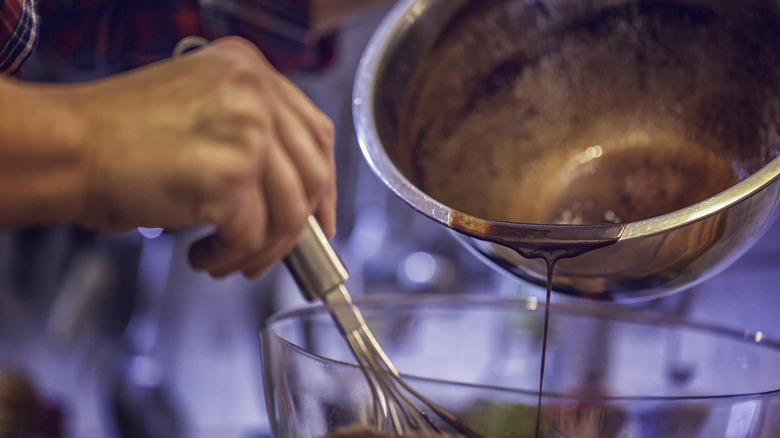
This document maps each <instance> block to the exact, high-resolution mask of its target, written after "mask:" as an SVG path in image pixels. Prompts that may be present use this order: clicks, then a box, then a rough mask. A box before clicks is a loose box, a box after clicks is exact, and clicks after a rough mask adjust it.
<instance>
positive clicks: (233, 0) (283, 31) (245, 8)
mask: <svg viewBox="0 0 780 438" xmlns="http://www.w3.org/2000/svg"><path fill="white" fill-rule="evenodd" d="M0 1H1V0H0ZM16 1H18V0H16ZM38 10H39V12H40V16H41V36H40V41H39V51H40V52H41V53H42V54H44V55H45V56H46V59H47V60H48V61H49V62H51V61H52V60H54V61H55V62H56V63H58V64H62V65H66V64H67V65H69V66H71V67H73V68H76V69H77V70H84V71H91V70H96V71H100V72H103V73H115V72H119V71H123V70H127V69H130V68H135V67H138V66H141V65H145V64H148V63H150V62H153V61H156V60H159V59H163V58H166V57H169V56H170V55H171V51H172V50H173V47H174V46H175V45H176V43H177V42H178V41H179V40H180V39H182V38H183V37H185V36H188V35H202V36H205V37H206V38H209V39H214V38H216V37H219V36H225V35H239V36H242V37H244V38H247V39H249V40H251V41H252V42H254V43H255V44H257V45H258V46H259V47H260V49H261V50H262V51H263V52H264V53H265V54H266V56H267V57H268V58H269V60H270V61H271V63H272V64H274V65H275V66H276V67H277V68H278V69H280V70H282V71H289V70H294V69H295V70H299V69H318V68H323V67H325V66H326V65H327V64H328V62H329V61H330V59H331V56H332V52H333V46H334V38H333V37H327V38H324V39H318V40H315V41H309V40H307V39H306V34H307V32H306V26H307V24H308V20H309V18H308V17H309V9H308V1H307V0H240V1H237V0H38Z"/></svg>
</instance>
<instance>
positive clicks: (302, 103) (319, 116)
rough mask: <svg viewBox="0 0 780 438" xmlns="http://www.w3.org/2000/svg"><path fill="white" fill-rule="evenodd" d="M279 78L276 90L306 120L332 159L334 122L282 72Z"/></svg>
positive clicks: (322, 147)
mask: <svg viewBox="0 0 780 438" xmlns="http://www.w3.org/2000/svg"><path fill="white" fill-rule="evenodd" d="M277 79H278V87H276V88H275V90H277V92H278V93H280V95H281V97H280V98H281V99H283V100H284V101H287V102H289V103H290V107H291V109H292V110H293V111H294V112H295V114H296V115H297V116H298V117H300V118H301V120H303V121H304V124H305V125H306V127H307V128H308V129H309V130H310V131H311V134H312V135H313V136H314V138H316V140H317V145H318V146H319V148H320V150H321V151H322V152H323V153H324V154H325V156H326V157H327V159H328V160H332V159H333V139H334V132H335V129H334V127H333V122H332V121H331V120H330V118H329V117H328V116H326V115H325V114H324V113H323V112H322V111H321V110H320V109H319V108H317V106H316V105H315V104H314V103H313V102H312V101H311V99H309V97H308V96H306V94H305V93H304V92H303V91H301V89H300V88H298V87H296V86H295V84H294V83H292V81H290V80H289V79H287V78H286V77H284V76H282V75H281V74H279V75H277Z"/></svg>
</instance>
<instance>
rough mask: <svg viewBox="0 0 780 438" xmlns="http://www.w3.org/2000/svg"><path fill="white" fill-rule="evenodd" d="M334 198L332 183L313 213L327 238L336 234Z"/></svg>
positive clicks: (335, 193)
mask: <svg viewBox="0 0 780 438" xmlns="http://www.w3.org/2000/svg"><path fill="white" fill-rule="evenodd" d="M336 199H337V192H336V186H335V185H333V186H331V188H330V190H327V191H326V192H325V195H324V196H323V198H322V202H320V204H319V205H318V208H317V213H316V215H315V216H316V217H317V221H319V223H320V226H321V227H322V230H323V232H324V233H325V235H326V236H327V237H328V238H332V237H333V236H334V235H335V234H336V211H337V210H336Z"/></svg>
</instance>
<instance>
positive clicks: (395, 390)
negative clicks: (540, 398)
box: [152, 36, 483, 438]
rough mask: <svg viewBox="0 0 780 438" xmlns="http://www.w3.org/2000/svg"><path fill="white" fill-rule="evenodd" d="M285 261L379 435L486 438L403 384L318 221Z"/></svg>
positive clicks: (189, 46)
mask: <svg viewBox="0 0 780 438" xmlns="http://www.w3.org/2000/svg"><path fill="white" fill-rule="evenodd" d="M206 44H208V40H206V39H204V38H201V37H197V36H195V37H186V38H184V39H182V40H181V41H179V43H178V44H177V45H176V47H175V48H174V50H173V56H174V57H179V56H182V55H184V54H185V53H187V52H189V51H190V50H196V49H198V48H200V47H203V46H205V45H206ZM152 231H155V230H152ZM284 262H285V264H286V265H287V268H288V269H289V270H290V273H291V274H292V276H293V278H294V279H295V281H296V283H297V284H298V287H299V288H300V289H301V293H302V294H303V296H304V297H305V298H306V299H307V300H309V301H316V300H322V301H323V303H324V304H325V307H326V308H327V309H328V311H329V312H330V314H331V316H332V317H333V320H334V321H335V322H336V325H337V326H338V328H339V330H340V331H341V333H342V334H343V335H344V337H345V339H346V340H347V343H348V344H349V348H350V350H351V351H352V353H353V354H354V355H355V359H357V362H358V365H359V366H360V369H361V370H362V371H363V374H364V375H365V377H366V381H367V382H368V385H369V387H370V388H371V393H372V396H373V399H374V413H375V422H376V424H375V425H374V426H375V427H376V428H377V429H378V430H379V431H381V432H385V431H386V432H389V433H391V434H392V435H397V436H405V435H410V434H414V435H416V436H422V437H426V436H428V437H436V436H443V435H445V432H444V431H443V430H442V429H441V427H439V425H438V424H437V423H436V422H435V421H434V418H433V416H434V415H435V416H438V417H439V418H440V419H441V420H443V421H444V422H445V423H447V424H449V425H450V427H451V428H452V429H453V430H454V431H455V432H457V433H459V434H460V435H462V436H464V437H466V438H483V437H482V435H480V434H478V433H477V432H475V431H474V430H472V429H471V428H470V427H469V426H468V425H466V424H465V423H463V422H462V421H461V420H460V419H458V418H457V417H456V416H455V415H453V414H452V413H450V412H448V411H447V410H445V409H444V408H442V407H441V406H439V405H437V404H436V403H434V402H432V401H431V400H429V399H427V398H425V397H423V396H422V395H421V394H419V393H418V392H417V391H415V390H414V389H412V387H410V386H409V385H408V384H407V383H406V382H404V380H403V379H402V378H401V375H400V374H399V373H398V371H397V370H396V369H395V367H394V366H393V364H392V363H391V362H390V360H389V359H388V357H387V355H385V352H384V351H383V350H382V348H381V347H380V346H379V343H378V342H377V340H376V338H374V335H373V334H372V333H371V331H370V330H369V329H368V326H366V322H365V321H364V320H363V317H362V316H361V314H360V311H359V310H358V309H357V307H355V306H354V305H353V304H352V298H351V297H350V295H349V292H348V291H347V289H346V287H344V283H345V282H346V281H347V279H348V278H349V274H348V273H347V270H346V268H344V265H343V264H342V263H341V260H339V258H338V256H337V255H336V252H335V251H334V250H333V247H332V246H331V245H330V243H329V242H328V239H327V237H326V236H325V234H324V233H323V232H322V228H320V225H319V223H318V222H317V220H316V219H315V218H314V217H313V216H309V219H308V224H307V227H306V228H305V229H304V232H303V234H302V235H301V237H300V238H299V239H298V243H297V244H296V246H295V248H293V250H292V251H291V252H290V254H288V255H287V257H285V260H284ZM414 399H416V400H417V401H418V402H417V403H416V402H415V401H414ZM420 405H422V406H424V408H423V407H422V406H420ZM431 413H433V415H432V414H431Z"/></svg>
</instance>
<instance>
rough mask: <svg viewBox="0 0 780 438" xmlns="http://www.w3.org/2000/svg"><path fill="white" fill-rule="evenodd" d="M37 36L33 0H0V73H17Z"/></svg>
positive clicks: (36, 18) (36, 21) (32, 47)
mask: <svg viewBox="0 0 780 438" xmlns="http://www.w3.org/2000/svg"><path fill="white" fill-rule="evenodd" d="M37 36H38V17H37V14H36V11H35V1H34V0H0V73H2V74H11V75H15V74H18V72H19V70H20V68H21V66H22V64H23V63H24V61H25V60H26V59H27V57H28V56H30V54H31V53H32V51H33V49H34V48H35V44H36V41H37Z"/></svg>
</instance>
